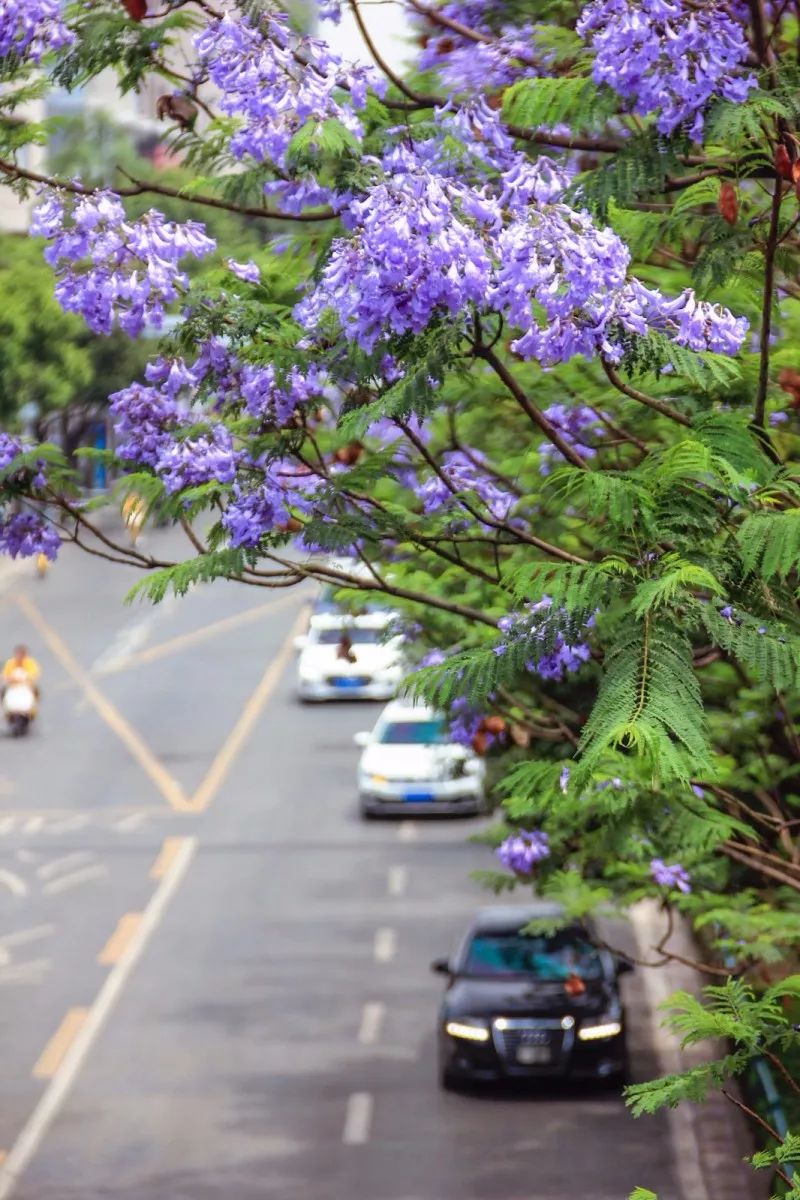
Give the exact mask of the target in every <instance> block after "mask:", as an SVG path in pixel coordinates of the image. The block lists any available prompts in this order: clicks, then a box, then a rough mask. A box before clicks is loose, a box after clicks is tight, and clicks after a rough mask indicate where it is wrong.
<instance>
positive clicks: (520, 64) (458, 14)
mask: <svg viewBox="0 0 800 1200" xmlns="http://www.w3.org/2000/svg"><path fill="white" fill-rule="evenodd" d="M439 12H440V13H441V14H442V16H444V17H448V18H449V19H450V20H451V21H457V22H458V23H459V24H461V25H466V26H467V27H468V28H470V29H474V30H475V31H476V32H478V33H482V34H485V35H488V36H490V37H491V41H488V42H483V41H474V40H473V39H472V38H468V37H466V36H465V35H464V34H461V33H458V31H457V30H452V29H442V28H437V31H436V33H435V35H433V36H430V37H426V38H425V45H424V47H423V50H422V53H421V54H420V56H419V59H418V66H419V67H420V69H421V70H430V69H432V68H433V69H436V70H438V73H439V76H440V78H441V80H442V83H443V84H444V86H445V87H446V88H447V90H448V91H449V92H455V93H457V94H463V93H465V92H477V91H485V90H486V89H495V88H505V87H509V86H510V85H511V84H512V83H514V81H515V80H517V79H519V78H521V77H522V75H524V74H530V73H531V70H530V66H527V67H526V65H525V64H528V63H530V59H531V50H532V46H533V31H532V29H531V27H530V26H529V25H525V26H518V27H516V28H511V27H510V26H505V27H503V28H502V29H501V31H500V32H497V30H496V28H493V26H495V27H496V26H497V25H498V24H500V23H501V21H502V16H503V6H502V5H498V4H496V3H494V2H493V0H488V2H487V0H450V2H449V3H447V4H444V5H442V6H441V8H440V9H439Z"/></svg>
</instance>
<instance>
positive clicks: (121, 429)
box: [109, 383, 187, 467]
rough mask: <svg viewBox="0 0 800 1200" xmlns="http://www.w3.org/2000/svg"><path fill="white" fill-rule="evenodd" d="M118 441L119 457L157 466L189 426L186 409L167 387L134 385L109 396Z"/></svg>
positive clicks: (143, 464) (149, 465) (144, 464)
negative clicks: (184, 426) (180, 431)
mask: <svg viewBox="0 0 800 1200" xmlns="http://www.w3.org/2000/svg"><path fill="white" fill-rule="evenodd" d="M109 399H110V401H111V404H110V409H111V415H112V417H114V418H115V425H114V429H115V433H116V436H117V439H118V442H117V454H118V455H119V457H120V458H124V459H127V460H128V461H130V462H135V463H140V464H141V465H142V466H146V467H155V466H156V463H158V462H159V461H160V460H161V457H162V455H163V454H164V453H165V452H166V451H167V449H168V448H169V447H170V446H171V445H172V444H173V442H174V438H175V432H176V431H177V430H178V429H179V428H180V427H181V426H182V425H185V424H186V423H187V416H186V410H185V408H183V407H182V406H181V405H180V404H179V403H178V402H177V400H175V398H174V396H173V395H170V392H169V390H168V389H167V388H165V387H162V388H158V387H152V386H148V385H146V384H143V383H132V384H130V386H129V387H126V388H123V389H122V391H119V392H114V393H113V395H112V396H110V397H109Z"/></svg>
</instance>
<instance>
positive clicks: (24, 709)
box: [3, 671, 37, 737]
mask: <svg viewBox="0 0 800 1200" xmlns="http://www.w3.org/2000/svg"><path fill="white" fill-rule="evenodd" d="M36 708H37V700H36V692H35V690H34V688H33V685H32V683H31V681H30V680H29V679H28V676H27V675H26V674H25V672H24V671H19V672H15V674H14V675H12V677H11V679H10V680H9V682H8V685H7V686H6V690H5V692H4V693H3V713H4V714H5V718H6V721H7V722H8V726H9V729H10V731H11V736H12V737H24V735H25V734H26V733H27V732H28V730H29V729H30V727H31V724H32V723H33V721H34V719H35V717H36Z"/></svg>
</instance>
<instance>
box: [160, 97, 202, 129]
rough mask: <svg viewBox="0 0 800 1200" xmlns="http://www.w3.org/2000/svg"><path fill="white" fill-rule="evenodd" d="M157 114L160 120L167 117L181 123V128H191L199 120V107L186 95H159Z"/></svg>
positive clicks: (178, 123)
mask: <svg viewBox="0 0 800 1200" xmlns="http://www.w3.org/2000/svg"><path fill="white" fill-rule="evenodd" d="M156 116H157V117H158V119H159V121H163V120H164V118H165V117H167V118H169V120H170V121H174V122H175V123H176V124H177V125H180V127H181V129H191V128H192V126H193V125H194V123H195V121H196V120H197V107H196V105H194V104H192V102H191V100H187V98H186V96H159V97H158V100H156Z"/></svg>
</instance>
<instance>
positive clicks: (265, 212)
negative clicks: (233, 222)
mask: <svg viewBox="0 0 800 1200" xmlns="http://www.w3.org/2000/svg"><path fill="white" fill-rule="evenodd" d="M0 173H2V174H3V175H6V176H8V178H9V179H27V180H28V181H29V182H30V183H41V184H44V185H45V186H46V187H51V188H56V189H58V190H59V191H63V192H70V193H71V194H72V195H75V196H93V195H94V194H95V193H96V192H97V191H98V189H97V188H94V187H86V186H85V185H84V184H82V183H76V182H75V181H74V180H71V179H56V178H55V177H53V176H52V175H41V174H40V173H39V172H38V171H29V170H27V168H25V167H20V166H17V164H16V163H9V162H5V161H4V160H0ZM128 178H129V179H131V180H132V182H131V186H130V187H123V188H114V189H113V190H114V194H115V195H117V196H123V197H126V196H146V195H153V196H168V197H170V198H171V199H173V200H183V201H184V202H185V203H187V204H201V205H204V206H205V207H206V208H221V209H224V210H225V212H232V213H237V214H238V215H239V216H241V217H257V218H259V219H261V220H266V221H332V220H335V218H336V217H337V215H338V214H337V213H335V212H334V211H333V209H330V208H328V209H320V210H319V211H318V212H305V213H299V214H294V213H285V212H279V211H278V210H277V209H274V208H262V207H257V206H247V205H241V204H234V203H233V202H232V201H230V200H220V199H219V198H218V197H216V196H202V195H187V194H186V192H184V191H182V190H181V189H180V188H173V187H168V186H167V185H166V184H162V183H153V182H150V181H148V180H139V179H133V177H132V176H130V175H129V176H128Z"/></svg>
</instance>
